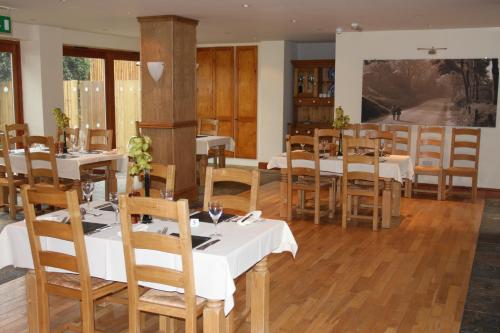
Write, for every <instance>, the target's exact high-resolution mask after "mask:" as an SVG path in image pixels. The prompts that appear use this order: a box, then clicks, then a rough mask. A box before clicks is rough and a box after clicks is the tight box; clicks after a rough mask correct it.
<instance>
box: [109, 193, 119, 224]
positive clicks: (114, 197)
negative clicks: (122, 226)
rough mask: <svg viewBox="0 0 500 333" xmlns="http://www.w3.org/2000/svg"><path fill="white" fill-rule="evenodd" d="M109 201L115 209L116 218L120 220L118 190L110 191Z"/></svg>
mask: <svg viewBox="0 0 500 333" xmlns="http://www.w3.org/2000/svg"><path fill="white" fill-rule="evenodd" d="M109 203H110V204H111V207H113V210H114V211H115V220H116V221H118V212H119V208H118V192H109Z"/></svg>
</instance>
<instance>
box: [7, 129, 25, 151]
mask: <svg viewBox="0 0 500 333" xmlns="http://www.w3.org/2000/svg"><path fill="white" fill-rule="evenodd" d="M5 135H6V136H7V142H8V144H9V147H10V148H14V149H17V148H21V147H22V145H23V135H26V136H29V135H30V132H29V128H28V124H10V125H5Z"/></svg>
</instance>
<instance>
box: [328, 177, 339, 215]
mask: <svg viewBox="0 0 500 333" xmlns="http://www.w3.org/2000/svg"><path fill="white" fill-rule="evenodd" d="M336 187H337V184H336V181H335V179H332V183H331V185H330V187H329V189H328V194H329V201H328V212H329V213H328V217H329V218H333V217H334V216H335V188H336Z"/></svg>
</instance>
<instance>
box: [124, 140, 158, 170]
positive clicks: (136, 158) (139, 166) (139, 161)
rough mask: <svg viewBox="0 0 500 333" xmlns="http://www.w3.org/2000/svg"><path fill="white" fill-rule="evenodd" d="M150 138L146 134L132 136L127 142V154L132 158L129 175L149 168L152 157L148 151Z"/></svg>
mask: <svg viewBox="0 0 500 333" xmlns="http://www.w3.org/2000/svg"><path fill="white" fill-rule="evenodd" d="M150 148H151V139H150V138H149V137H148V136H133V137H131V138H130V140H129V142H128V154H129V156H130V157H131V158H132V162H133V165H132V167H131V168H130V175H131V176H135V175H138V174H140V173H142V172H144V170H149V169H151V161H152V160H153V157H152V156H151V154H150V153H149V149H150Z"/></svg>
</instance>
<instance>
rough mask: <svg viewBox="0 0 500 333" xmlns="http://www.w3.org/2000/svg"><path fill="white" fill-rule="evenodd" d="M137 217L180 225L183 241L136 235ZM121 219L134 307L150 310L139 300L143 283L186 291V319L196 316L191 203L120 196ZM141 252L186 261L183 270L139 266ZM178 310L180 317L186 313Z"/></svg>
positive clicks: (175, 238)
mask: <svg viewBox="0 0 500 333" xmlns="http://www.w3.org/2000/svg"><path fill="white" fill-rule="evenodd" d="M133 214H141V215H151V216H157V217H159V218H164V219H170V220H174V221H177V222H178V225H179V237H175V236H170V235H162V234H158V233H154V232H144V231H136V232H134V231H133V230H132V223H131V215H133ZM120 219H121V229H122V239H123V249H124V253H125V266H126V270H127V281H128V295H129V298H128V301H129V304H130V306H133V307H134V308H136V309H138V310H142V311H147V310H148V308H147V306H148V303H147V302H142V301H140V300H139V296H140V293H139V282H150V283H157V284H163V285H168V286H171V287H175V288H183V289H184V294H183V297H184V301H185V304H186V315H185V316H188V315H187V314H193V313H194V312H195V310H196V298H195V286H194V270H193V254H192V248H191V229H190V225H189V207H188V201H187V200H186V199H181V200H179V201H168V200H162V199H158V198H144V197H128V196H127V195H125V194H122V195H120ZM137 249H142V250H152V251H159V252H165V253H171V254H175V255H179V256H181V258H182V269H180V270H177V269H173V268H164V267H161V266H159V265H152V264H148V265H144V264H141V263H138V262H137V261H136V256H135V254H136V252H135V250H137ZM177 310H178V312H177V313H181V312H182V309H181V308H177ZM189 316H190V317H191V318H192V317H193V316H192V315H189Z"/></svg>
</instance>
